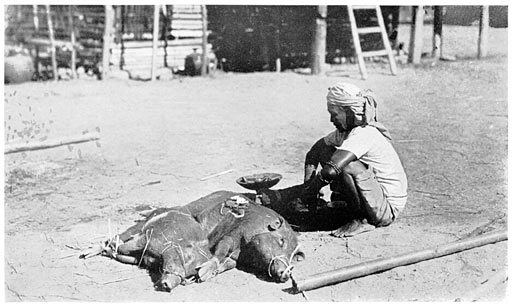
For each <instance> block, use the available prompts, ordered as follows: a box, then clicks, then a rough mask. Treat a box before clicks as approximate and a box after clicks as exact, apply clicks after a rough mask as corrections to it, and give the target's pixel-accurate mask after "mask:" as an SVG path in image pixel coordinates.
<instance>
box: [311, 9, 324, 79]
mask: <svg viewBox="0 0 512 306" xmlns="http://www.w3.org/2000/svg"><path fill="white" fill-rule="evenodd" d="M326 19H327V5H319V6H318V7H317V14H316V19H315V34H314V35H315V37H314V39H313V45H312V46H311V74H313V75H317V74H320V73H322V70H323V66H324V64H325V50H326V42H327V21H326Z"/></svg>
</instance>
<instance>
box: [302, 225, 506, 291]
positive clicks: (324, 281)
mask: <svg viewBox="0 0 512 306" xmlns="http://www.w3.org/2000/svg"><path fill="white" fill-rule="evenodd" d="M504 240H508V237H507V231H506V230H504V231H501V232H495V233H491V234H486V235H481V236H477V237H471V238H466V239H461V240H458V241H455V242H451V243H446V244H443V245H440V246H437V247H435V248H431V249H426V250H422V251H416V252H410V253H405V254H402V255H398V256H395V257H388V258H381V259H375V260H371V261H367V262H362V263H359V264H355V265H352V266H348V267H344V268H341V269H337V270H333V271H327V272H323V273H318V274H315V275H312V276H311V277H310V278H308V279H305V280H297V281H294V284H293V286H294V288H295V290H297V291H298V292H302V291H307V290H312V289H316V288H320V287H323V286H327V285H332V284H336V283H340V282H342V281H346V280H349V279H353V278H357V277H362V276H366V275H371V274H374V273H377V272H382V271H386V270H389V269H392V268H395V267H399V266H405V265H410V264H414V263H417V262H421V261H425V260H429V259H433V258H438V257H441V256H446V255H450V254H454V253H457V252H461V251H465V250H469V249H472V248H476V247H480V246H483V245H487V244H491V243H497V242H500V241H504Z"/></svg>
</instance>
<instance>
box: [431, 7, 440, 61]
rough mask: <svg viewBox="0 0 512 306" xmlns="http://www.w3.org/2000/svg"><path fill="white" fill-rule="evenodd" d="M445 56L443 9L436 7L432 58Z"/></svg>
mask: <svg viewBox="0 0 512 306" xmlns="http://www.w3.org/2000/svg"><path fill="white" fill-rule="evenodd" d="M442 56H443V7H442V6H437V5H436V6H434V33H433V37H432V57H433V58H435V59H440V58H441V57H442Z"/></svg>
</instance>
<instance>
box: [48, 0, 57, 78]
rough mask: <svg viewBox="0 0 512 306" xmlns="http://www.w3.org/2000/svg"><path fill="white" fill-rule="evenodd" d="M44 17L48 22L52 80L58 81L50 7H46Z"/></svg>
mask: <svg viewBox="0 0 512 306" xmlns="http://www.w3.org/2000/svg"><path fill="white" fill-rule="evenodd" d="M46 16H47V18H46V19H47V21H48V35H49V38H50V49H51V51H50V52H51V54H52V71H53V80H55V81H56V80H57V79H58V71H57V52H56V50H55V37H54V34H53V22H52V14H51V11H50V5H46Z"/></svg>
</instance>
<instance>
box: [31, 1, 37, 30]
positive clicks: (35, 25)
mask: <svg viewBox="0 0 512 306" xmlns="http://www.w3.org/2000/svg"><path fill="white" fill-rule="evenodd" d="M32 14H33V15H34V30H35V31H36V32H39V13H38V9H37V5H32Z"/></svg>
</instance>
